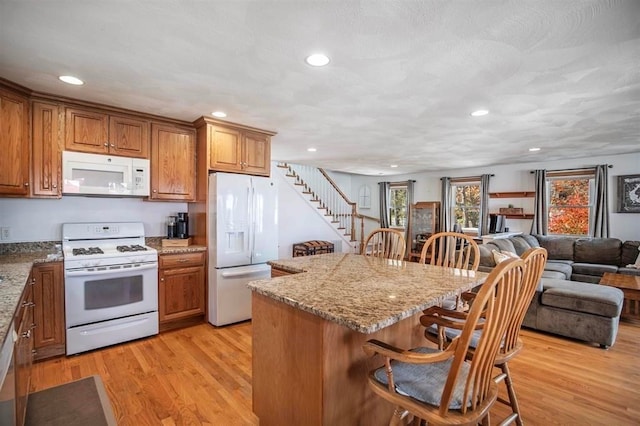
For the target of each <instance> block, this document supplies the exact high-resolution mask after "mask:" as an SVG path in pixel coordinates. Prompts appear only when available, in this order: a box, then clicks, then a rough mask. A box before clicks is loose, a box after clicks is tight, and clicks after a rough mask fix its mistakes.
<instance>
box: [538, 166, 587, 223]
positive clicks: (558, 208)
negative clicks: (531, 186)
mask: <svg viewBox="0 0 640 426" xmlns="http://www.w3.org/2000/svg"><path fill="white" fill-rule="evenodd" d="M547 188H548V189H547V191H548V194H547V196H548V205H549V225H548V232H549V234H562V235H588V234H589V221H590V220H591V215H592V211H593V203H592V200H593V191H594V176H593V175H589V174H587V175H585V174H575V173H562V172H555V173H549V174H548V175H547Z"/></svg>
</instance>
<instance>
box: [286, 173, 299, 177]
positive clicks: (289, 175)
mask: <svg viewBox="0 0 640 426" xmlns="http://www.w3.org/2000/svg"><path fill="white" fill-rule="evenodd" d="M285 176H286V177H296V175H292V174H290V173H287V174H286V175H285Z"/></svg>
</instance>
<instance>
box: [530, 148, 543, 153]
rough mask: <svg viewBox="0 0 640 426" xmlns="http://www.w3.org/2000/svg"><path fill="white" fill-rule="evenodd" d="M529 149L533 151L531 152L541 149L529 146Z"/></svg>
mask: <svg viewBox="0 0 640 426" xmlns="http://www.w3.org/2000/svg"><path fill="white" fill-rule="evenodd" d="M529 151H531V152H536V151H540V148H529Z"/></svg>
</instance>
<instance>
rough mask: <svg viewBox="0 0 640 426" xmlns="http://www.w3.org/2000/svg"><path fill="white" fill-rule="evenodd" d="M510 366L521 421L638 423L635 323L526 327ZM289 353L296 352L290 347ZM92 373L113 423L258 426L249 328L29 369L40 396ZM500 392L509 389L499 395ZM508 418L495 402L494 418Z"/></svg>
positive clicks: (209, 330)
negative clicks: (606, 341) (594, 337)
mask: <svg viewBox="0 0 640 426" xmlns="http://www.w3.org/2000/svg"><path fill="white" fill-rule="evenodd" d="M522 335H523V339H524V343H525V348H524V350H523V351H522V353H521V354H520V355H519V356H518V357H516V358H515V359H514V360H513V361H512V362H511V363H510V365H511V371H512V375H513V379H514V383H515V386H516V391H517V393H518V397H519V401H520V406H521V408H522V413H523V418H524V421H525V423H526V424H527V425H545V426H546V425H554V424H555V425H607V426H614V425H615V426H622V425H638V424H639V419H640V385H639V383H640V325H632V324H629V323H622V324H621V325H620V331H619V333H618V338H617V341H616V343H615V344H614V346H613V347H612V348H610V349H608V350H602V349H600V348H598V347H597V346H592V345H589V344H586V343H582V342H578V341H572V340H569V339H564V338H559V337H555V336H552V335H548V334H542V333H539V332H535V331H529V330H524V331H523V333H522ZM292 350H294V348H292ZM93 374H99V375H100V376H101V377H102V380H103V382H104V385H105V387H106V389H107V393H108V394H109V398H110V400H111V404H112V406H113V409H114V413H115V415H116V419H117V420H118V424H120V425H136V426H137V425H225V426H226V425H257V424H258V419H257V418H256V416H255V415H254V414H253V413H252V411H251V324H250V323H248V322H247V323H241V324H237V325H232V326H227V327H223V328H215V327H213V326H211V325H208V324H201V325H197V326H193V327H189V328H186V329H182V330H175V331H169V332H165V333H163V334H161V335H159V336H156V337H152V338H148V339H143V340H139V341H135V342H131V343H127V344H121V345H118V346H114V347H110V348H106V349H100V350H96V351H93V352H89V353H85V354H80V355H75V356H71V357H63V358H57V359H53V360H48V361H44V362H39V363H36V364H34V367H33V376H32V385H31V390H32V391H37V390H41V389H45V388H48V387H51V386H54V385H57V384H61V383H65V382H69V381H72V380H76V379H79V378H82V377H86V376H90V375H93ZM504 393H505V394H506V392H504ZM505 412H506V407H503V406H502V405H501V404H496V406H495V407H494V408H493V410H492V415H493V420H494V421H495V420H497V419H498V418H500V417H501V416H502V415H504V413H505Z"/></svg>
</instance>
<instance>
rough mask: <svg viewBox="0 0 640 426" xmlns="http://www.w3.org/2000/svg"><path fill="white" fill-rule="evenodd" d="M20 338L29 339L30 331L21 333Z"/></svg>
mask: <svg viewBox="0 0 640 426" xmlns="http://www.w3.org/2000/svg"><path fill="white" fill-rule="evenodd" d="M22 337H24V338H25V339H29V338H31V330H27V331H25V332H23V333H22Z"/></svg>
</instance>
